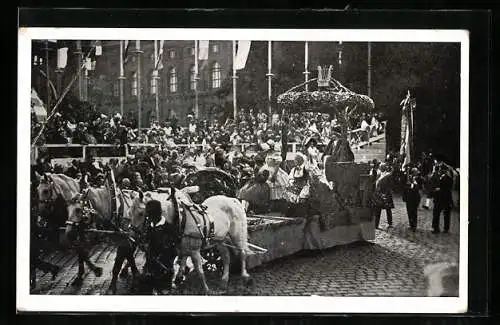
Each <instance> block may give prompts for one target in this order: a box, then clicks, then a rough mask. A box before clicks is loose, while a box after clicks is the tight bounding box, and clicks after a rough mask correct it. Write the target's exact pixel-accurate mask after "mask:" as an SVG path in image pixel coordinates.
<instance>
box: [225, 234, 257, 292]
mask: <svg viewBox="0 0 500 325" xmlns="http://www.w3.org/2000/svg"><path fill="white" fill-rule="evenodd" d="M245 235H246V234H241V233H239V232H238V231H235V230H234V227H233V229H231V233H230V237H231V240H232V241H233V243H234V244H235V245H236V247H238V250H239V252H240V259H241V277H242V278H243V279H244V281H245V284H247V285H251V284H252V282H253V280H252V278H251V277H250V275H249V274H248V272H247V266H246V265H247V249H248V243H247V238H246V236H245Z"/></svg>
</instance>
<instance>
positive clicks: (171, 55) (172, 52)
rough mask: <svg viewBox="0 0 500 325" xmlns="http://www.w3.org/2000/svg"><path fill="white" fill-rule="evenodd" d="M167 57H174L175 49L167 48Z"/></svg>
mask: <svg viewBox="0 0 500 325" xmlns="http://www.w3.org/2000/svg"><path fill="white" fill-rule="evenodd" d="M168 57H169V58H170V59H175V51H174V50H168Z"/></svg>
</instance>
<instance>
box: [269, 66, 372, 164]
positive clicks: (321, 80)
mask: <svg viewBox="0 0 500 325" xmlns="http://www.w3.org/2000/svg"><path fill="white" fill-rule="evenodd" d="M331 74H332V66H330V67H328V69H326V68H325V67H323V68H322V67H318V78H314V79H311V80H308V81H306V82H304V83H302V84H300V85H298V86H295V87H293V88H291V89H290V90H288V91H286V92H285V93H283V94H281V95H279V96H278V98H277V102H278V105H279V106H280V107H281V109H282V110H283V113H285V114H284V116H283V117H284V119H285V121H286V118H287V117H286V115H287V113H300V112H320V113H327V114H330V116H332V117H333V116H335V117H336V118H337V120H338V121H339V123H340V128H341V137H342V138H343V139H344V140H345V141H343V142H344V143H345V145H346V146H347V147H349V144H348V141H347V134H348V124H349V122H348V121H349V115H351V114H352V113H354V112H356V113H359V112H369V111H371V110H373V109H374V108H375V103H374V102H373V100H372V99H371V98H370V97H368V96H366V95H361V94H358V93H355V92H354V91H352V90H350V89H348V88H347V87H345V86H343V85H342V84H341V83H340V82H339V81H338V80H335V79H334V78H332V76H331ZM314 81H317V85H318V87H317V89H316V90H313V91H308V88H305V90H304V91H298V89H300V88H301V87H303V86H305V85H307V84H309V83H312V82H314ZM287 127H288V126H287V123H286V122H285V123H283V130H282V134H283V136H282V138H281V141H282V145H283V147H284V148H286V143H287V136H286V134H287V133H288V131H287ZM347 149H349V151H350V148H347ZM281 155H282V157H283V159H285V157H286V150H282V153H281Z"/></svg>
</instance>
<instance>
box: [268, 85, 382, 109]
mask: <svg viewBox="0 0 500 325" xmlns="http://www.w3.org/2000/svg"><path fill="white" fill-rule="evenodd" d="M278 104H279V105H281V106H282V107H283V108H285V109H287V110H290V111H292V112H300V111H304V110H307V111H320V112H325V111H327V110H336V111H339V110H344V109H345V108H346V107H351V108H354V107H357V108H358V110H360V111H365V112H367V111H371V110H373V109H374V108H375V103H374V102H373V100H372V99H371V98H370V97H368V96H366V95H360V94H356V93H354V92H338V91H332V90H319V91H318V90H317V91H312V92H305V91H298V92H295V91H293V92H288V93H284V94H281V95H279V96H278Z"/></svg>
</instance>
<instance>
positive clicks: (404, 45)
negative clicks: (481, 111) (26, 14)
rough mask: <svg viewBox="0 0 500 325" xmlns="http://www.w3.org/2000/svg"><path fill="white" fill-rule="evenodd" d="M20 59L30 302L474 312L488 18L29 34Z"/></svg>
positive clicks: (68, 308) (26, 300) (24, 284)
mask: <svg viewBox="0 0 500 325" xmlns="http://www.w3.org/2000/svg"><path fill="white" fill-rule="evenodd" d="M18 53H19V59H18V69H19V70H18V71H19V75H18V175H17V180H18V187H17V197H18V198H17V200H18V201H17V211H18V214H17V308H18V311H19V312H29V311H36V312H38V311H47V312H56V311H62V312H73V311H74V312H91V311H105V312H177V313H183V312H190V313H191V312H244V313H254V312H259V313H263V312H265V313H462V312H465V311H466V310H467V265H468V264H467V248H468V236H467V229H468V228H467V224H468V193H467V189H468V184H467V179H468V135H469V133H468V116H469V114H468V111H469V107H468V101H469V99H468V94H469V35H468V33H467V32H466V31H463V30H340V29H331V30H327V29H325V30H308V29H297V30H285V29H268V30H266V29H119V28H116V29H114V28H113V29H92V28H21V29H19V52H18ZM30 105H31V110H30V111H28V107H29V106H30ZM28 113H30V114H28Z"/></svg>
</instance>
